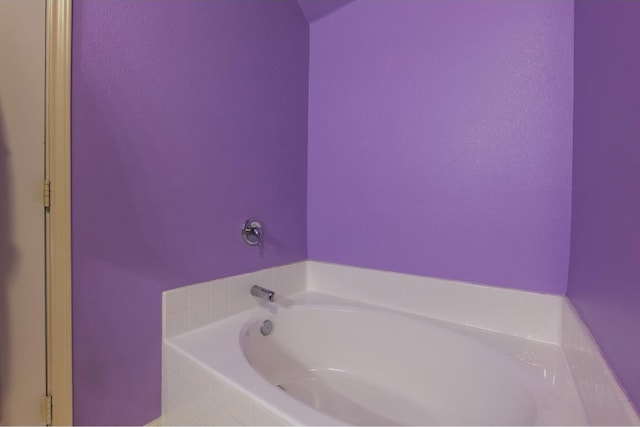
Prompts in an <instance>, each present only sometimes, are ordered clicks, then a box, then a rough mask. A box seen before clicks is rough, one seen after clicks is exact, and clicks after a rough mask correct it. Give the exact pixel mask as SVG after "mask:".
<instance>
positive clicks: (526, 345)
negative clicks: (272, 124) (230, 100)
mask: <svg viewBox="0 0 640 427" xmlns="http://www.w3.org/2000/svg"><path fill="white" fill-rule="evenodd" d="M286 305H287V306H286V307H285V306H282V305H268V304H265V306H264V307H260V308H256V309H253V310H250V311H248V312H245V313H243V314H241V315H237V316H234V317H232V318H229V319H227V320H224V321H221V322H217V323H216V324H212V325H210V326H208V327H204V328H200V329H198V330H196V331H193V332H190V333H187V334H183V335H180V336H178V337H176V338H173V339H172V340H171V345H172V346H174V348H175V349H176V350H178V351H180V352H182V353H183V354H187V355H189V356H190V357H192V358H193V359H194V361H196V362H197V363H198V364H200V366H201V367H204V368H205V369H208V370H211V371H213V372H214V373H215V374H216V375H217V376H218V377H219V378H220V379H221V380H222V381H223V382H226V383H227V384H229V386H230V387H237V388H238V389H239V390H243V391H245V392H247V393H248V394H249V395H250V396H251V397H252V398H253V399H255V401H256V402H258V403H259V404H260V405H262V406H263V407H264V409H265V410H266V411H270V412H272V413H273V414H276V415H277V417H279V419H280V420H281V421H282V422H283V423H288V424H298V425H340V424H351V425H580V424H586V423H587V419H586V417H585V414H584V411H583V410H582V406H581V404H580V401H579V398H578V396H577V394H576V392H575V388H574V386H573V383H572V381H571V377H570V375H569V372H568V369H567V368H566V365H564V364H563V362H564V359H563V358H562V357H561V355H560V354H554V353H555V352H554V350H555V349H554V348H553V347H552V346H549V345H546V344H543V343H535V344H534V343H531V342H528V341H527V340H523V339H518V338H514V337H506V336H501V335H498V334H492V333H487V332H482V331H479V330H474V329H473V328H468V327H461V326H457V325H450V324H447V323H444V322H438V321H435V320H430V319H427V318H423V317H419V316H415V315H409V314H398V313H396V312H393V311H390V310H385V309H382V308H375V307H368V306H366V305H363V304H358V303H356V302H352V301H351V302H350V301H347V300H342V299H337V298H332V297H329V296H326V295H321V294H315V293H312V292H303V293H301V294H297V295H295V296H294V297H292V298H290V299H288V301H287V304H286ZM265 320H270V321H271V322H272V323H273V332H272V333H271V334H270V335H268V336H263V335H262V334H261V332H260V326H261V325H262V323H263V322H264V321H265ZM533 353H535V354H533ZM554 356H555V357H554ZM540 357H542V358H544V359H545V360H546V361H547V362H548V366H546V367H544V368H543V369H539V367H537V366H535V364H531V360H532V359H534V358H540ZM247 421H249V420H247Z"/></svg>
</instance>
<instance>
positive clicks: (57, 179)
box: [45, 0, 73, 425]
mask: <svg viewBox="0 0 640 427" xmlns="http://www.w3.org/2000/svg"><path fill="white" fill-rule="evenodd" d="M46 25H47V38H46V49H47V53H46V105H45V123H46V125H45V126H46V136H45V139H46V144H45V147H46V162H45V164H46V171H45V176H46V177H47V178H48V179H49V180H50V181H51V199H50V202H51V207H50V208H49V213H48V214H47V215H46V218H47V219H46V226H47V231H46V233H47V247H46V255H47V256H46V258H47V260H46V264H47V267H46V270H47V273H46V275H47V316H48V321H47V336H48V340H47V342H48V349H47V353H48V355H47V366H48V379H47V383H48V390H47V392H48V394H49V395H51V396H52V402H53V411H52V423H53V425H72V424H73V376H72V360H71V358H72V347H71V0H47V23H46Z"/></svg>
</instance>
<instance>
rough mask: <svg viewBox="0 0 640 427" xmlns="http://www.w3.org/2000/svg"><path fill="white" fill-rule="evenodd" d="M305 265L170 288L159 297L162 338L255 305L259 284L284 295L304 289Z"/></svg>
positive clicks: (298, 264)
mask: <svg viewBox="0 0 640 427" xmlns="http://www.w3.org/2000/svg"><path fill="white" fill-rule="evenodd" d="M306 270H307V269H306V262H298V263H295V264H289V265H285V266H281V267H273V268H268V269H265V270H260V271H257V272H254V273H247V274H240V275H237V276H231V277H225V278H222V279H217V280H211V281H209V282H203V283H197V284H194V285H189V286H184V287H181V288H177V289H173V290H171V291H167V292H164V293H163V294H162V304H163V308H162V310H163V316H162V322H163V324H162V336H163V338H171V337H173V336H176V335H178V334H181V333H184V332H187V331H191V330H193V329H197V328H199V327H201V326H204V325H206V324H208V323H211V322H214V321H216V320H220V319H224V318H225V317H228V316H231V315H233V314H236V313H240V312H242V311H245V310H248V309H250V308H253V307H255V306H257V305H258V300H257V299H256V298H255V297H253V296H251V294H250V289H251V286H253V285H259V286H262V287H264V288H268V289H271V290H272V291H274V292H276V295H279V296H285V295H289V294H291V293H294V292H298V291H301V290H303V289H305V283H306Z"/></svg>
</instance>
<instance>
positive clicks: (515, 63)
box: [307, 0, 573, 294]
mask: <svg viewBox="0 0 640 427" xmlns="http://www.w3.org/2000/svg"><path fill="white" fill-rule="evenodd" d="M310 49H311V51H310V74H309V76H310V77H309V78H310V90H309V178H308V181H309V189H308V207H307V209H308V245H309V246H308V250H309V257H310V258H311V259H314V260H322V261H332V262H339V263H345V264H351V265H356V266H364V267H373V268H379V269H385V270H392V271H400V272H406V273H413V274H420V275H427V276H436V277H445V278H451V279H461V280H467V281H473V282H480V283H486V284H492V285H498V286H509V287H514V288H521V289H526V290H532V291H539V292H550V293H557V294H564V293H565V290H566V283H567V269H568V268H567V266H568V257H569V230H570V225H569V221H570V202H571V144H572V100H573V92H572V91H573V85H572V79H573V1H556V0H553V1H538V0H531V1H517V2H516V1H511V0H503V1H494V0H491V1H474V0H469V1H443V0H441V1H435V0H434V1H419V0H418V1H402V2H398V1H380V0H356V1H354V2H352V3H349V4H347V5H346V6H344V7H342V8H340V9H339V10H337V11H335V12H334V13H332V14H331V15H328V16H325V17H324V18H322V19H320V20H318V21H316V22H314V23H313V24H312V25H311V48H310Z"/></svg>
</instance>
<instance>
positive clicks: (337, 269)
mask: <svg viewBox="0 0 640 427" xmlns="http://www.w3.org/2000/svg"><path fill="white" fill-rule="evenodd" d="M254 284H257V285H260V286H264V287H266V288H269V289H272V290H274V291H275V292H276V295H277V296H280V297H282V296H284V295H288V294H291V293H295V292H298V291H301V290H304V289H307V290H310V291H315V292H319V293H323V294H328V295H333V296H335V297H341V298H346V299H351V300H356V301H359V302H361V303H365V304H372V305H377V306H382V307H386V308H388V309H392V310H398V311H404V312H407V313H411V314H416V315H421V316H426V317H431V318H434V319H439V320H443V321H446V322H452V323H457V324H459V325H464V326H470V327H474V328H479V329H484V330H487V331H492V332H497V333H499V334H504V335H510V336H516V337H521V338H526V339H528V340H532V342H535V341H538V342H544V343H548V344H550V345H552V346H556V347H557V348H561V349H562V350H563V352H564V353H565V355H564V356H561V357H564V358H566V360H567V362H568V364H569V367H570V369H571V372H572V374H573V377H574V381H575V384H576V388H577V389H578V391H579V394H580V397H581V399H582V401H583V402H584V404H585V405H584V406H585V410H586V412H587V415H588V416H589V420H590V421H591V424H594V425H612V424H625V425H640V422H639V421H638V416H637V414H636V413H635V411H634V409H633V407H632V405H631V403H630V402H629V400H628V398H627V397H626V395H625V394H624V392H623V391H622V390H621V388H620V386H619V385H618V383H617V382H616V380H615V378H614V376H613V375H612V374H611V371H610V370H609V368H608V367H607V365H606V363H605V362H604V359H603V358H602V356H601V354H600V352H599V350H598V347H597V345H596V344H595V341H593V338H592V337H591V335H590V333H589V331H588V329H587V328H586V327H585V326H584V324H583V323H582V321H581V320H580V318H579V316H578V315H577V313H576V312H575V310H573V308H572V307H571V305H570V303H569V302H568V300H567V299H566V298H564V297H560V296H555V295H543V294H535V293H531V292H523V291H517V290H512V289H503V288H497V287H490V286H480V285H473V284H469V283H464V282H457V281H449V280H442V279H433V278H427V277H420V276H411V275H406V274H399V273H390V272H384V271H377V270H369V269H363V268H357V267H350V266H343V265H336V264H328V263H320V262H313V261H306V262H302V263H296V264H292V265H288V266H283V267H277V268H271V269H267V270H262V271H259V272H257V273H250V274H244V275H240V276H234V277H229V278H225V279H220V280H214V281H211V282H206V283H200V284H196V285H191V286H187V287H184V288H179V289H175V290H172V291H168V292H165V293H164V295H163V337H164V338H165V341H164V343H163V381H162V421H163V423H164V424H165V425H286V424H287V420H288V418H289V417H288V416H287V415H286V414H284V413H280V412H272V411H270V410H269V409H268V408H266V407H265V406H264V405H263V404H261V403H260V399H259V398H256V397H254V396H253V395H252V392H251V390H249V389H247V390H245V389H242V388H240V387H239V386H235V385H233V384H232V383H231V382H229V381H227V380H225V379H224V378H225V377H224V375H222V374H219V373H217V372H216V371H214V370H213V369H211V368H207V367H206V366H205V365H203V364H201V363H202V362H200V361H199V359H196V358H195V357H192V356H190V355H188V354H186V353H184V352H183V351H182V350H179V349H177V347H173V346H172V345H171V341H172V340H169V338H171V337H174V336H176V335H179V334H183V333H185V332H187V331H191V330H193V329H197V328H199V327H200V326H203V325H205V324H207V323H212V322H217V321H224V319H225V318H229V317H230V316H233V315H234V314H237V313H240V312H243V311H246V310H248V309H251V308H253V307H255V306H257V305H258V302H257V299H256V298H254V297H252V296H251V295H250V293H249V290H250V288H251V286H252V285H254ZM276 298H277V297H276ZM228 321H233V319H228ZM221 324H222V323H221ZM184 336H185V337H186V335H184ZM226 341H229V342H237V338H234V337H230V338H229V339H228V340H226ZM289 422H291V420H289Z"/></svg>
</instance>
